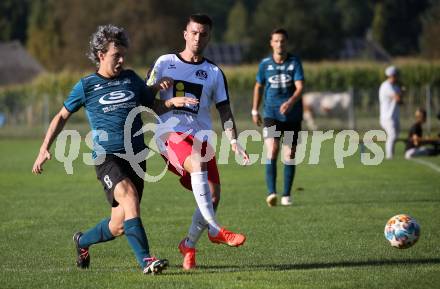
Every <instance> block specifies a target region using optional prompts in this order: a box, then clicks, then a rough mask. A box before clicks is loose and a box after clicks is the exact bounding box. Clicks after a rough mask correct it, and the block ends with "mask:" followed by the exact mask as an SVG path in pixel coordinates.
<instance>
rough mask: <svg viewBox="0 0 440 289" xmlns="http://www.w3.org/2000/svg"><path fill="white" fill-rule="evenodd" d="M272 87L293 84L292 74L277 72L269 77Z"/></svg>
mask: <svg viewBox="0 0 440 289" xmlns="http://www.w3.org/2000/svg"><path fill="white" fill-rule="evenodd" d="M268 81H269V83H270V84H271V87H272V88H279V87H288V86H290V85H291V81H292V76H290V75H289V74H284V73H281V74H275V75H272V76H271V77H269V78H268Z"/></svg>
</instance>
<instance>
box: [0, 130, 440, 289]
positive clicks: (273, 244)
mask: <svg viewBox="0 0 440 289" xmlns="http://www.w3.org/2000/svg"><path fill="white" fill-rule="evenodd" d="M38 147H39V141H34V140H6V139H2V140H0V151H1V163H2V166H1V167H0V220H1V223H0V258H1V260H2V262H1V264H0V288H252V289H256V288H271V289H275V288H314V289H316V288H402V287H404V288H437V286H438V284H440V246H439V237H440V222H439V220H440V210H439V209H440V186H439V184H440V183H439V181H438V180H439V176H440V175H439V173H438V172H436V171H434V170H432V169H430V168H428V167H425V166H423V165H420V164H418V163H415V162H408V161H405V160H404V159H403V158H402V157H398V158H397V159H396V160H393V161H387V162H384V163H382V164H381V165H380V166H375V167H366V166H363V165H362V164H361V163H360V159H359V153H357V154H356V155H354V156H353V157H351V158H349V159H348V160H347V161H346V163H345V164H346V166H345V168H344V169H336V167H335V164H334V161H333V160H332V153H333V147H332V146H331V145H329V144H326V145H324V146H323V148H322V152H321V162H320V164H319V165H307V164H303V165H300V166H299V168H298V170H297V177H296V179H295V184H294V196H295V200H294V201H295V205H294V206H293V207H290V208H284V207H276V208H268V207H267V206H266V204H265V202H264V198H265V183H264V174H263V172H264V169H263V167H262V166H261V165H260V164H255V165H252V166H250V167H246V168H244V167H240V166H238V165H236V164H232V165H220V173H221V177H222V189H223V193H222V201H221V204H220V209H219V214H218V216H219V221H220V222H221V224H223V225H225V226H227V227H228V228H230V229H233V230H237V231H240V232H243V233H245V234H246V235H247V237H248V241H247V243H246V244H245V245H244V246H243V247H240V248H227V247H223V246H217V245H213V244H211V243H209V241H208V240H207V238H206V237H205V236H204V237H202V239H201V241H200V244H199V252H198V255H197V257H198V264H199V269H198V270H197V271H195V272H192V273H186V272H184V271H182V270H181V269H180V262H181V256H180V255H179V253H178V250H177V244H178V242H179V241H180V240H181V238H182V237H183V236H184V235H185V233H186V231H187V227H188V225H189V222H190V219H191V215H192V212H193V210H194V206H195V204H194V201H193V198H192V196H191V194H190V193H189V192H187V191H184V190H183V189H182V188H180V187H179V185H178V182H177V178H176V177H175V176H173V175H169V174H167V175H166V176H165V178H164V179H162V180H161V181H160V182H158V183H148V184H146V188H145V191H144V198H143V200H142V218H143V221H144V224H145V226H146V230H147V232H148V237H149V241H150V246H151V250H152V252H153V253H154V254H155V255H157V256H159V257H166V258H168V259H169V260H170V263H171V267H170V268H169V270H168V271H167V272H166V273H165V274H163V275H161V276H143V275H142V274H141V273H140V271H139V270H138V268H137V267H136V262H135V259H134V256H133V255H132V252H131V251H130V248H129V246H128V244H127V241H126V240H125V238H124V237H122V238H119V239H117V240H115V241H113V242H111V243H106V244H100V245H97V246H95V247H92V249H91V256H92V261H91V269H90V270H87V271H79V270H77V268H76V267H75V265H74V249H73V244H72V241H71V236H72V234H73V233H74V232H75V231H77V230H85V229H87V228H89V227H90V226H93V225H94V224H96V223H97V222H98V221H99V220H101V219H102V218H103V217H105V216H106V215H107V214H108V211H109V208H108V206H107V204H106V202H105V199H104V193H103V191H102V188H101V187H100V184H99V183H98V181H97V180H96V176H95V173H94V169H93V168H91V167H88V166H86V165H84V164H83V163H82V161H81V159H79V160H77V161H76V162H74V174H73V175H66V173H65V171H64V169H63V166H62V164H61V163H59V162H58V161H56V160H53V161H50V162H49V163H47V164H46V166H45V171H44V174H43V175H42V176H33V175H32V174H31V173H30V170H31V166H32V163H33V161H34V157H35V154H36V152H37V151H38ZM249 150H250V152H253V153H257V152H258V151H260V145H259V144H258V145H256V144H254V145H253V147H251V148H250V149H249ZM80 156H81V155H80ZM306 160H307V158H306ZM437 164H438V162H437ZM162 165H163V164H162V161H161V160H160V159H159V158H153V159H152V161H151V162H150V164H149V169H150V171H152V172H158V171H160V170H161V168H162ZM279 176H281V177H282V167H281V166H280V167H279ZM281 181H282V178H279V181H278V187H279V188H281V185H282V182H281ZM299 187H301V188H303V190H298V188H299ZM397 213H408V214H410V215H412V216H414V217H415V218H416V219H417V220H418V221H419V223H420V224H421V229H422V233H421V239H420V240H419V242H418V243H417V244H416V245H415V246H414V247H413V248H410V249H407V250H398V249H394V248H391V247H390V246H389V245H388V244H387V241H386V240H385V238H384V237H383V228H384V225H385V222H386V221H387V220H388V218H390V217H391V216H393V215H395V214H397Z"/></svg>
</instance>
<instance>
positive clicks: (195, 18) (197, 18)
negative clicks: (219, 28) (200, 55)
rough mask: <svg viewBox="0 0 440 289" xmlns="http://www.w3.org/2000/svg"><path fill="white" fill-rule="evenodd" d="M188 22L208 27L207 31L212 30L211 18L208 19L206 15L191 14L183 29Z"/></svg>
mask: <svg viewBox="0 0 440 289" xmlns="http://www.w3.org/2000/svg"><path fill="white" fill-rule="evenodd" d="M190 22H195V23H199V24H202V25H208V26H209V29H210V30H211V29H212V20H211V17H209V16H208V15H206V14H201V13H197V14H192V15H190V16H189V17H188V20H187V21H186V25H185V28H186V26H188V24H189V23H190Z"/></svg>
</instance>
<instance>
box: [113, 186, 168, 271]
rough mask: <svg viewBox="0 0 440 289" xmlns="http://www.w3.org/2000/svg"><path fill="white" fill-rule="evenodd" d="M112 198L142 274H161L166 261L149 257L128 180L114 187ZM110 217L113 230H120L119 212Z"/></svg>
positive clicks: (142, 227)
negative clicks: (116, 204) (120, 208)
mask: <svg viewBox="0 0 440 289" xmlns="http://www.w3.org/2000/svg"><path fill="white" fill-rule="evenodd" d="M114 197H115V200H116V201H117V202H118V203H119V206H120V207H122V209H123V231H124V233H125V236H126V237H127V240H128V243H129V244H130V247H131V248H132V250H133V252H134V253H135V255H136V259H137V261H138V263H139V265H140V266H141V268H142V270H143V273H144V274H156V273H161V272H162V270H164V269H166V267H167V266H168V260H166V259H163V260H159V259H156V258H155V257H152V256H150V251H149V246H148V239H147V235H146V233H145V229H144V226H143V224H142V221H141V219H140V208H139V199H138V193H137V191H136V188H135V186H134V185H133V183H132V182H131V181H130V180H129V179H128V178H126V179H124V180H122V181H121V182H119V183H118V184H117V185H116V187H115V191H114ZM112 217H114V218H115V219H114V221H115V222H114V224H112V226H113V225H114V227H113V228H114V229H116V230H118V227H119V229H120V221H121V219H122V212H121V210H115V215H114V216H112Z"/></svg>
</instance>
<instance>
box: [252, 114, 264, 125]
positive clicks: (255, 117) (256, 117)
mask: <svg viewBox="0 0 440 289" xmlns="http://www.w3.org/2000/svg"><path fill="white" fill-rule="evenodd" d="M252 122H253V123H255V124H256V125H258V126H261V124H262V123H263V122H262V121H261V116H260V115H259V114H258V115H253V116H252Z"/></svg>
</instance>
